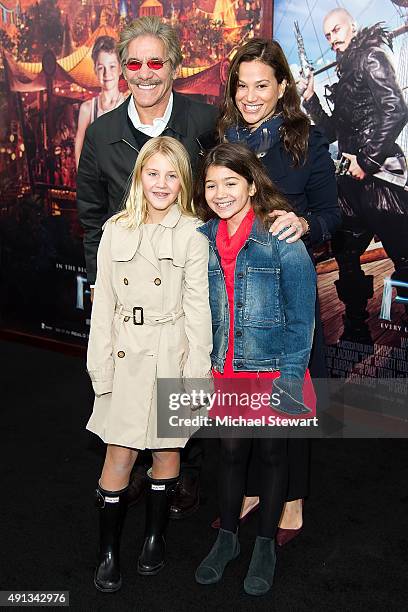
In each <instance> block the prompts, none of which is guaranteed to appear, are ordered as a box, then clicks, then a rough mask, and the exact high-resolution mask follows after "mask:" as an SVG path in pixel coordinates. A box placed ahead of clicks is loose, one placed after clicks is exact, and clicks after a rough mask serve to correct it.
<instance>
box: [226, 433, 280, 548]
mask: <svg viewBox="0 0 408 612" xmlns="http://www.w3.org/2000/svg"><path fill="white" fill-rule="evenodd" d="M252 444H253V445H254V447H253V452H254V453H256V454H257V458H258V461H257V465H258V468H259V501H260V505H259V527H258V535H260V536H262V537H265V538H274V537H275V532H276V529H277V527H278V523H279V519H280V516H281V514H282V509H283V504H284V502H285V497H286V489H287V480H288V459H287V440H286V439H281V438H256V439H252V438H222V439H221V461H220V474H219V502H220V515H221V527H222V529H226V530H227V531H233V532H234V533H235V531H236V530H237V527H238V521H239V514H240V511H241V505H242V499H243V497H244V493H245V483H246V475H247V466H248V459H249V455H250V452H251V446H252Z"/></svg>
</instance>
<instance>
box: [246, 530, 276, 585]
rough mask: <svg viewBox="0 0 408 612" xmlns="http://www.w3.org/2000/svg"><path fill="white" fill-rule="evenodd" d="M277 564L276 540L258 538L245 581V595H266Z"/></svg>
mask: <svg viewBox="0 0 408 612" xmlns="http://www.w3.org/2000/svg"><path fill="white" fill-rule="evenodd" d="M275 564H276V552H275V540H274V539H272V538H262V537H261V536H258V537H257V538H256V540H255V546H254V550H253V551H252V557H251V563H250V564H249V568H248V573H247V575H246V578H245V580H244V591H245V593H248V595H265V593H267V592H268V591H269V589H270V588H271V586H272V583H273V576H274V573H275Z"/></svg>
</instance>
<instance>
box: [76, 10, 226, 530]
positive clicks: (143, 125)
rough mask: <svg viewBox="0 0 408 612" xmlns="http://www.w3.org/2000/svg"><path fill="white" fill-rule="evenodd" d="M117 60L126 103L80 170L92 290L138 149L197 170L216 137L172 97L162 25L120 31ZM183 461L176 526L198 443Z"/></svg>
mask: <svg viewBox="0 0 408 612" xmlns="http://www.w3.org/2000/svg"><path fill="white" fill-rule="evenodd" d="M118 53H119V59H120V62H121V66H122V70H123V75H124V77H125V79H126V80H127V82H128V86H129V90H130V92H131V95H130V96H129V98H128V99H127V100H126V101H125V102H124V103H123V104H122V105H121V106H119V107H118V108H117V109H115V110H112V111H110V112H109V113H107V114H106V115H103V116H102V117H100V118H99V119H97V120H96V121H95V122H94V123H92V124H91V125H90V126H89V127H88V128H87V130H86V134H85V140H84V145H83V149H82V153H81V158H80V162H79V167H78V179H77V198H78V215H79V219H80V222H81V224H82V226H83V228H84V249H85V260H86V268H87V275H88V281H89V283H91V287H92V284H93V283H94V282H95V278H96V254H97V250H98V245H99V241H100V239H101V234H102V225H103V224H104V222H105V221H106V219H107V218H109V217H110V216H112V215H113V214H114V213H116V212H117V211H118V209H119V208H120V207H121V205H122V203H123V202H124V199H125V196H126V193H127V188H128V186H129V183H130V179H131V175H132V172H133V168H134V165H135V161H136V157H137V154H138V152H139V150H140V149H141V147H142V146H143V145H144V143H145V142H147V140H148V139H149V138H152V137H154V136H159V135H166V136H172V137H174V138H177V139H178V140H180V141H181V142H182V143H183V145H184V146H185V147H186V149H187V151H188V152H189V154H190V158H191V162H192V165H193V168H194V166H195V165H196V164H197V161H198V155H199V153H200V143H199V141H198V137H199V136H200V134H202V133H203V132H207V131H208V130H210V129H214V126H215V122H216V119H217V116H218V111H217V109H216V108H215V107H213V106H210V105H208V104H203V103H200V102H195V101H193V100H190V99H189V98H186V97H184V96H181V95H179V94H177V93H175V92H173V91H172V85H173V81H174V79H175V77H176V76H177V74H178V71H179V68H180V66H181V62H182V54H181V49H180V44H179V41H178V38H177V34H176V32H175V31H174V30H173V28H171V27H170V26H169V25H167V24H165V23H163V22H162V21H161V20H160V19H159V18H157V17H142V18H140V19H136V20H135V21H133V22H132V23H131V24H130V25H128V26H127V27H125V28H124V30H123V31H122V32H121V35H120V41H119V43H118ZM182 458H183V463H182V473H181V476H180V480H179V483H178V485H177V488H176V493H175V497H174V501H173V505H172V509H171V516H172V517H173V518H182V517H183V516H186V515H188V514H191V512H193V511H194V510H195V509H196V508H198V495H199V493H198V478H199V472H200V467H201V458H202V451H201V446H200V444H199V442H198V441H191V443H189V444H188V446H187V447H186V449H185V452H184V453H183V455H182ZM143 484H144V473H143V470H142V469H141V466H139V467H138V468H137V470H136V471H135V472H134V476H133V479H132V482H131V485H130V491H131V497H132V501H135V500H136V499H137V498H138V497H139V496H140V494H141V492H142V490H143Z"/></svg>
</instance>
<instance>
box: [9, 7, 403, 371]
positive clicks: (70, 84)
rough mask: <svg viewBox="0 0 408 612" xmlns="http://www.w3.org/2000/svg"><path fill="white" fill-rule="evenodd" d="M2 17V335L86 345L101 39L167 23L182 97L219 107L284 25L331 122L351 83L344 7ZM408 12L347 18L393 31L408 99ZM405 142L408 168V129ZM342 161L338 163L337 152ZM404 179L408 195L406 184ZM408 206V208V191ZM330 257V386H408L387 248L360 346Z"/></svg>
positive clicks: (294, 58)
mask: <svg viewBox="0 0 408 612" xmlns="http://www.w3.org/2000/svg"><path fill="white" fill-rule="evenodd" d="M0 4H1V7H0V8H1V12H0V37H1V47H2V64H1V68H0V107H1V109H0V110H1V124H0V184H1V196H0V201H1V216H0V249H1V250H0V257H1V259H0V279H1V295H0V316H1V320H0V326H1V327H2V328H3V329H4V328H5V329H10V330H14V331H17V332H23V333H28V334H32V335H35V336H41V337H44V338H52V339H56V340H59V341H61V342H69V343H75V344H79V345H81V344H82V345H85V344H86V341H87V337H88V331H89V319H90V309H91V304H90V289H89V285H88V283H87V281H86V270H85V267H84V259H83V249H82V233H81V228H80V226H79V223H78V219H77V213H76V156H77V157H78V155H79V153H80V148H81V139H82V138H83V131H84V129H86V125H87V124H88V123H89V122H90V121H91V120H94V118H95V117H96V116H98V115H99V114H100V113H101V112H104V111H105V108H104V95H103V93H104V92H103V87H104V84H103V79H101V77H100V74H99V73H98V70H101V67H100V65H101V64H102V65H103V64H104V62H105V61H106V60H112V57H113V56H112V55H111V54H107V53H106V52H105V54H104V53H103V52H101V53H99V54H98V53H97V50H98V49H97V47H98V44H100V43H101V39H102V38H103V39H104V42H105V43H106V44H107V45H108V46H109V44H110V41H112V40H116V39H117V33H118V31H119V30H120V28H121V27H122V26H123V25H124V24H126V23H127V22H129V21H130V20H132V19H133V18H135V17H137V16H140V15H145V14H157V15H160V16H161V17H162V18H163V19H166V20H168V21H169V22H170V23H172V24H173V25H174V26H175V27H176V28H177V29H178V31H179V35H180V39H181V42H182V48H183V54H184V63H183V67H182V71H181V75H180V78H179V79H177V81H176V83H175V88H176V90H177V91H180V92H182V93H185V94H187V95H190V96H197V97H199V98H200V99H204V100H206V101H207V102H210V103H215V104H217V103H218V102H219V101H220V99H221V96H222V91H223V85H224V83H225V77H226V73H227V69H228V60H229V57H230V55H231V54H232V53H233V52H234V48H235V47H236V46H237V45H239V44H241V43H242V42H244V41H245V40H247V38H248V37H252V36H270V35H271V31H272V19H273V28H274V36H275V38H276V39H277V40H278V41H279V42H280V43H281V44H282V46H283V48H284V50H285V52H286V54H287V56H288V59H289V63H290V64H291V67H292V70H293V73H294V75H295V78H297V76H298V75H299V72H300V70H301V69H302V65H301V64H302V62H303V63H304V60H305V57H306V59H307V61H308V62H309V63H310V64H311V65H312V67H313V71H314V75H315V89H316V93H317V95H318V97H319V100H320V101H321V103H322V106H323V108H324V109H325V110H326V112H328V113H329V114H330V113H331V112H332V111H333V107H332V105H331V103H330V99H329V97H328V96H327V94H328V92H329V91H330V89H328V87H331V86H332V85H333V84H334V83H336V81H337V80H338V76H337V73H336V56H335V53H334V52H333V51H332V50H331V49H330V47H329V45H328V43H327V41H326V39H325V37H324V34H323V30H322V22H323V18H324V16H325V14H326V13H327V12H328V11H329V10H331V9H332V8H336V7H337V6H338V3H337V2H335V1H334V0H327V2H324V3H323V2H313V3H311V2H305V3H299V2H297V1H296V0H275V2H274V3H273V2H272V0H252V1H251V0H236V1H235V2H230V1H229V0H199V1H195V0H187V1H181V0H180V1H178V2H177V0H176V1H173V2H170V1H169V0H165V1H164V2H159V1H156V0H154V2H152V1H151V0H145V1H144V2H140V1H138V0H118V1H117V2H113V3H112V2H110V3H107V2H106V0H100V1H96V2H95V1H93V2H91V1H88V0H40V1H39V2H34V1H32V0H22V1H20V2H17V3H15V2H14V0H13V1H12V0H0ZM407 4H408V0H394V1H392V0H350V2H349V3H348V4H347V5H346V8H347V10H348V11H349V12H350V13H351V14H352V15H353V16H354V17H355V18H356V20H357V22H358V25H359V27H361V28H363V27H370V26H372V25H374V24H375V23H377V22H379V21H382V22H384V23H383V25H384V26H385V28H386V29H387V30H388V31H389V32H390V33H391V36H392V47H393V52H392V53H391V52H390V58H391V61H392V62H393V63H394V66H395V70H396V74H397V79H398V82H399V84H400V87H401V89H402V90H403V92H404V94H405V96H406V97H408V61H407V60H408V34H407V30H408V26H407V19H408V18H407V11H408V8H407ZM295 22H296V26H295ZM299 52H300V53H299ZM302 52H303V56H302ZM111 63H112V62H111ZM113 64H114V62H113ZM110 69H111V70H112V71H113V87H114V91H115V99H114V100H113V101H114V106H116V105H118V104H120V103H121V102H122V100H123V99H124V98H125V97H126V96H127V95H128V92H127V88H126V83H125V81H124V80H123V78H122V77H121V75H120V74H119V71H118V70H117V68H115V66H111V68H110ZM112 99H113V98H112V96H110V100H112ZM397 142H398V144H399V146H400V147H401V149H402V151H403V153H404V154H405V156H406V154H407V150H408V130H407V127H405V128H404V129H402V130H401V132H400V134H399V135H398V139H397ZM331 152H332V155H333V159H334V160H336V162H338V151H337V146H336V143H335V142H333V143H332V144H331ZM399 179H401V180H402V186H400V189H401V190H402V191H403V189H404V187H403V185H404V181H405V182H406V179H407V176H406V173H405V174H404V173H403V174H402V177H401V176H400V177H399ZM401 180H400V181H399V183H400V185H401ZM403 193H404V197H405V198H407V197H408V192H407V191H403ZM405 202H406V200H405ZM316 258H317V262H318V264H317V270H318V284H319V296H320V303H321V310H322V318H323V323H324V330H325V337H326V342H327V345H328V349H327V351H328V352H327V363H328V367H329V372H330V375H331V376H333V377H345V376H349V375H350V373H352V372H353V373H354V374H361V375H363V376H369V377H370V376H371V377H374V378H388V377H390V378H393V377H399V376H401V377H406V375H407V353H408V349H407V347H408V322H407V317H406V310H405V308H406V305H405V303H404V302H403V299H402V298H401V297H398V296H397V293H396V291H397V287H396V286H395V285H394V284H393V282H392V274H393V272H394V266H393V262H392V261H391V259H390V258H389V257H388V255H387V252H386V250H385V249H384V245H382V243H381V242H380V241H379V240H378V237H376V236H374V238H373V240H372V241H371V242H370V244H369V245H368V246H367V248H366V250H365V252H364V253H363V255H362V256H361V269H362V270H363V272H364V274H365V275H366V276H372V277H373V293H372V297H369V298H368V300H367V312H368V315H369V316H368V318H367V319H366V320H365V321H364V327H363V329H361V328H360V329H356V330H355V333H354V335H353V328H352V327H351V329H346V327H345V324H344V323H343V316H344V312H345V306H344V303H343V302H342V301H341V300H340V299H339V296H338V291H337V288H336V281H337V280H338V265H337V262H336V259H335V258H334V257H333V251H332V246H331V244H330V242H328V243H326V244H324V245H322V246H321V247H320V248H319V249H318V250H317V251H316Z"/></svg>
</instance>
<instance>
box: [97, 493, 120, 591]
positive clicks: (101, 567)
mask: <svg viewBox="0 0 408 612" xmlns="http://www.w3.org/2000/svg"><path fill="white" fill-rule="evenodd" d="M96 505H97V508H98V509H99V557H98V565H97V566H96V569H95V577H94V584H95V586H96V588H97V589H98V591H102V592H103V593H114V592H115V591H118V590H119V589H120V587H121V586H122V578H121V575H120V562H119V552H120V536H121V532H122V526H123V521H124V518H125V514H126V508H127V487H126V488H125V489H121V490H120V491H105V490H104V489H102V487H100V486H98V488H97V489H96Z"/></svg>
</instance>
